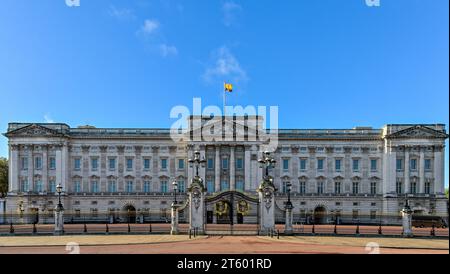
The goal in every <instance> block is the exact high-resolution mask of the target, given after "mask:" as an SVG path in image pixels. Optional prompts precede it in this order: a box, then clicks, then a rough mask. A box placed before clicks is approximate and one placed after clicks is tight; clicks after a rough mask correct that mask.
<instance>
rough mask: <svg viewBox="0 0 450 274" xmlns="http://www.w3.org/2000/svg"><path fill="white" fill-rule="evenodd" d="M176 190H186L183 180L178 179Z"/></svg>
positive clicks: (183, 191)
mask: <svg viewBox="0 0 450 274" xmlns="http://www.w3.org/2000/svg"><path fill="white" fill-rule="evenodd" d="M178 192H181V193H185V192H186V184H185V183H184V180H179V181H178Z"/></svg>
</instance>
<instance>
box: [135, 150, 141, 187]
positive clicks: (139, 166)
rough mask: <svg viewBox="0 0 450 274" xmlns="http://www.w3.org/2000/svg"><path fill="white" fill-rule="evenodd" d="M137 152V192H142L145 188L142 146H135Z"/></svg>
mask: <svg viewBox="0 0 450 274" xmlns="http://www.w3.org/2000/svg"><path fill="white" fill-rule="evenodd" d="M134 152H135V155H136V156H135V163H134V174H136V178H135V184H136V186H135V191H136V192H141V191H142V189H143V187H142V184H141V182H142V181H141V180H142V154H141V153H142V146H134Z"/></svg>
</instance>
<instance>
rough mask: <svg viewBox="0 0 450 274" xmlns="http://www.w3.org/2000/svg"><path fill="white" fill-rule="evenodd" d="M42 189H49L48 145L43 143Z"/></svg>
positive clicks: (44, 190)
mask: <svg viewBox="0 0 450 274" xmlns="http://www.w3.org/2000/svg"><path fill="white" fill-rule="evenodd" d="M41 147H42V191H43V192H46V191H48V168H49V164H48V161H49V157H48V145H42V146H41Z"/></svg>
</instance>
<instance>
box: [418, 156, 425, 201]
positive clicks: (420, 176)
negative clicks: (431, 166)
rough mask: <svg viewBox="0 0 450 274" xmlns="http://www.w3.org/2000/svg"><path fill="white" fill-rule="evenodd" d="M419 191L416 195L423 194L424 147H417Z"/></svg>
mask: <svg viewBox="0 0 450 274" xmlns="http://www.w3.org/2000/svg"><path fill="white" fill-rule="evenodd" d="M419 149H420V158H419V190H418V193H421V194H422V193H425V147H419Z"/></svg>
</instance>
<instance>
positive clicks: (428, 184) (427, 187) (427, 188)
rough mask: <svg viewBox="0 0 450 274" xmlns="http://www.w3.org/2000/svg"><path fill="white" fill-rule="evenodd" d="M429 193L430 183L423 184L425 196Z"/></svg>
mask: <svg viewBox="0 0 450 274" xmlns="http://www.w3.org/2000/svg"><path fill="white" fill-rule="evenodd" d="M430 193H431V183H430V182H425V194H430Z"/></svg>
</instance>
